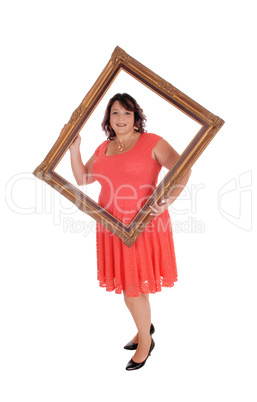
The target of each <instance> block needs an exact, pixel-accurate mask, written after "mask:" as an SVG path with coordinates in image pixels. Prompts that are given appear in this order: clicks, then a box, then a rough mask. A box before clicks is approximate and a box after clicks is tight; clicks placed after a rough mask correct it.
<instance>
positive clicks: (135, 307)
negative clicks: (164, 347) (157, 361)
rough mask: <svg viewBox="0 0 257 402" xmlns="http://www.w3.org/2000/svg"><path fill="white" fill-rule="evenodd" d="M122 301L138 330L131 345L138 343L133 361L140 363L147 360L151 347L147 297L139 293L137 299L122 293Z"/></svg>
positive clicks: (149, 314)
mask: <svg viewBox="0 0 257 402" xmlns="http://www.w3.org/2000/svg"><path fill="white" fill-rule="evenodd" d="M124 300H125V303H126V306H127V307H128V309H129V311H130V313H131V315H132V317H133V319H134V321H135V324H136V326H137V329H138V334H137V335H136V336H135V337H134V338H133V343H138V347H137V350H136V353H135V354H134V356H133V361H134V362H135V363H141V362H142V361H144V360H145V359H146V358H147V355H148V352H149V349H150V345H151V336H150V326H151V308H150V302H149V295H148V294H144V293H140V294H139V297H127V296H126V294H125V293H124Z"/></svg>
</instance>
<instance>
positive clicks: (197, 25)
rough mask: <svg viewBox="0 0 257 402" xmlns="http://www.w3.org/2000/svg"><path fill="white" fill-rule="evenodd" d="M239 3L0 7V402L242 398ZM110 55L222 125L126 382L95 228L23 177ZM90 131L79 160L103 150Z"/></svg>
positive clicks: (252, 288)
mask: <svg viewBox="0 0 257 402" xmlns="http://www.w3.org/2000/svg"><path fill="white" fill-rule="evenodd" d="M254 6H255V5H254V2H253V1H249V0H246V1H244V2H239V1H237V0H236V1H234V2H231V1H226V0H222V1H221V0H218V1H215V2H210V1H199V0H195V1H189V0H187V1H181V2H178V1H176V2H175V1H163V0H160V1H158V2H157V3H156V2H146V1H145V2H143V1H142V2H139V1H134V0H132V1H130V2H120V1H114V0H110V1H106V2H102V1H94V2H87V1H78V0H73V1H72V2H71V1H70V2H68V1H56V0H51V1H49V0H45V1H44V2H36V1H26V0H24V1H22V2H18V1H12V2H8V3H7V2H6V3H5V5H4V6H2V7H1V28H0V29H1V42H2V45H1V49H2V50H1V59H2V62H1V131H2V134H1V138H2V152H1V183H2V188H3V190H4V191H2V194H4V192H5V195H6V196H5V199H4V197H2V199H1V211H2V218H1V233H2V241H1V244H2V248H1V250H2V251H1V257H2V261H1V278H0V287H1V288H0V309H1V310H0V314H1V315H0V325H1V331H0V348H1V352H0V369H1V387H0V397H1V401H2V402H9V401H11V402H14V401H15V402H17V401H22V400H26V401H27V402H30V401H33V402H34V401H37V402H40V401H48V402H52V401H53V402H57V401H62V402H64V401H65V402H66V401H77V402H80V401H85V400H88V399H90V400H92V401H99V400H105V399H106V398H111V399H112V400H113V401H120V400H122V401H125V402H126V401H131V400H140V399H144V400H148V401H155V400H160V399H162V400H164V401H169V400H172V401H174V402H184V401H195V400H197V401H198V402H203V401H209V402H210V401H217V400H218V401H220V402H225V401H231V400H233V401H243V400H247V401H248V402H256V398H257V391H256V384H255V382H256V374H257V373H256V359H257V353H256V352H257V351H256V337H257V333H256V325H255V324H256V302H257V300H256V279H257V276H256V256H255V255H256V248H255V244H256V222H254V212H253V211H252V206H253V205H254V204H255V203H256V201H255V189H256V186H255V182H256V153H255V147H256V140H255V137H256V124H255V120H256V118H255V116H256V101H255V98H256V96H255V95H256V90H257V88H256V71H257V65H256V56H255V53H256V41H255V38H256V34H257V32H256V19H255V7H254ZM117 45H118V46H120V47H121V48H122V49H124V50H125V51H126V52H127V53H128V54H129V55H131V56H132V57H134V58H135V59H136V60H138V61H140V62H141V63H142V64H144V65H145V66H147V67H148V68H150V69H151V70H152V71H154V72H155V73H157V74H158V75H160V76H161V77H163V78H164V79H165V80H167V81H168V82H170V83H172V84H173V85H174V86H175V87H177V88H179V89H180V90H181V91H183V92H184V93H186V94H187V95H188V96H190V97H191V98H193V99H194V100H196V101H197V102H198V103H200V104H202V105H203V106H204V107H206V108H207V109H209V110H210V111H211V112H212V113H214V114H216V115H218V116H220V117H222V118H223V119H224V120H225V122H226V123H225V125H224V126H223V128H222V129H221V130H220V132H219V133H218V134H217V136H216V137H215V138H214V140H213V141H212V142H211V144H210V145H209V147H208V148H207V149H206V151H205V152H204V154H203V155H202V156H201V157H200V159H199V160H198V161H197V162H196V164H195V166H194V167H193V173H192V176H191V180H190V183H189V184H188V188H187V190H186V191H185V193H184V195H182V196H181V198H180V199H179V200H177V201H176V204H174V209H173V210H171V211H170V212H171V215H172V220H173V223H174V240H175V247H176V255H177V263H178V272H179V281H178V282H177V283H176V285H175V286H174V288H172V289H164V290H163V291H162V292H161V293H159V294H156V295H153V296H151V297H150V300H151V305H152V321H153V323H154V325H155V327H156V333H155V336H154V339H155V342H156V347H155V349H154V351H153V353H152V356H151V358H149V359H148V361H147V364H146V366H145V367H144V368H143V369H142V370H139V371H135V372H132V373H129V372H127V371H126V370H125V366H126V364H127V362H128V361H129V360H130V358H131V357H132V354H131V353H130V352H128V351H125V350H124V349H123V345H124V344H125V343H126V342H128V341H129V340H130V339H131V338H132V337H133V335H134V334H135V331H136V328H135V326H134V323H133V321H132V318H131V317H130V314H129V312H128V310H127V309H126V308H125V304H124V302H123V297H122V295H116V294H114V293H107V292H106V291H105V289H101V288H99V287H98V283H97V280H96V256H95V233H94V222H93V221H92V220H90V218H89V217H87V216H85V215H84V214H82V213H81V212H80V211H78V210H75V209H74V208H73V206H71V205H70V204H69V203H68V202H66V200H65V199H61V197H60V196H59V194H58V193H57V192H55V191H54V190H52V189H51V188H50V187H49V186H47V185H46V184H45V183H43V182H41V181H39V180H38V179H36V178H35V177H34V176H33V175H32V172H33V170H34V169H35V168H36V167H37V166H38V165H39V164H40V163H41V162H42V160H43V159H44V157H45V156H46V154H47V153H48V151H49V150H50V148H51V147H52V145H53V144H54V142H55V140H56V139H57V137H58V135H59V132H60V130H61V128H62V127H63V125H64V124H65V123H67V122H68V120H69V118H70V116H71V114H72V112H73V111H74V110H75V109H76V108H77V106H78V105H79V104H80V102H81V101H82V99H83V97H84V96H85V95H86V93H87V92H88V90H89V89H90V88H91V86H92V85H93V83H94V82H95V80H96V79H97V77H98V76H99V74H100V73H101V71H102V70H103V68H104V67H105V65H106V64H107V62H108V60H109V59H110V56H111V54H112V52H113V50H114V48H115V47H116V46H117ZM130 89H131V88H130V87H129V88H128V89H127V90H126V92H130ZM122 90H123V89H122ZM131 94H132V95H133V93H131ZM141 103H142V107H143V108H144V99H143V100H142V102H141ZM149 112H150V115H149V113H147V114H148V117H149V118H148V124H150V123H151V118H153V116H154V118H156V116H157V117H158V120H157V122H158V123H159V124H160V127H161V128H160V131H158V124H157V126H155V123H153V125H152V126H147V130H148V131H153V132H156V133H157V134H160V135H164V136H166V137H167V138H168V139H170V142H171V143H172V135H174V136H175V135H176V134H177V135H178V133H174V131H173V129H172V128H171V127H172V125H171V124H172V118H171V117H170V115H169V112H168V111H167V110H166V109H165V108H164V107H163V106H162V105H160V104H159V103H158V102H157V103H153V105H152V106H151V107H150V109H149ZM92 118H93V117H92ZM98 123H99V127H97V128H94V130H92V131H90V130H89V127H90V126H88V129H87V130H86V131H85V134H84V135H83V145H82V146H83V149H85V158H87V155H86V150H87V149H88V148H87V144H88V143H91V144H92V139H93V138H95V137H94V136H96V135H99V138H101V140H104V136H103V133H102V132H101V128H100V123H101V121H99V122H98ZM157 131H158V132H157ZM164 131H165V132H164ZM185 135H186V134H185ZM176 138H178V137H176ZM185 138H186V137H185ZM185 145H186V144H185ZM68 157H69V155H68V154H67V155H66V162H67V164H66V165H65V164H64V163H63V166H64V165H65V166H66V168H65V167H64V169H68V168H67V166H68V159H67V158H68ZM60 167H61V165H60ZM67 174H69V173H67ZM83 225H84V226H83ZM83 227H84V229H83ZM82 229H83V230H82ZM86 229H87V230H86ZM254 240H255V242H254Z"/></svg>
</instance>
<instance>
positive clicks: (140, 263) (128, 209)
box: [93, 133, 177, 297]
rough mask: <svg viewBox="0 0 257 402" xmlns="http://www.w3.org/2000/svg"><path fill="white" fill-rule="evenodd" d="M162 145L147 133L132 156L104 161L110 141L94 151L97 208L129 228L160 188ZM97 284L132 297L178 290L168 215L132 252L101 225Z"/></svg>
mask: <svg viewBox="0 0 257 402" xmlns="http://www.w3.org/2000/svg"><path fill="white" fill-rule="evenodd" d="M160 139H161V137H160V136H158V135H156V134H148V133H142V134H141V135H140V137H139V139H138V141H137V143H136V144H135V145H134V147H133V148H132V149H130V150H129V151H127V152H124V153H121V154H118V155H105V153H106V149H107V147H108V144H109V141H108V140H106V141H104V142H103V143H102V144H101V145H100V146H99V147H98V148H97V149H96V151H95V161H94V164H93V175H95V178H96V180H98V181H99V183H100V184H101V191H100V194H99V199H98V203H99V205H101V206H102V207H104V208H105V209H106V210H107V211H109V212H110V213H111V214H112V215H114V216H115V217H116V218H117V219H119V220H120V221H122V222H123V223H125V224H126V225H129V224H130V222H131V221H132V219H133V218H134V217H135V216H136V215H137V213H138V211H139V210H140V209H141V208H142V206H143V205H144V204H145V202H146V201H147V199H148V198H149V196H150V195H151V194H152V193H153V191H154V189H155V188H156V185H157V180H158V175H159V172H160V170H161V165H160V164H159V163H158V162H157V161H156V160H154V159H153V158H152V149H153V148H154V146H155V145H156V144H157V142H158V141H159V140H160ZM97 279H98V280H99V285H100V286H101V287H106V290H107V291H113V290H115V293H122V291H124V292H125V293H126V295H127V296H128V297H137V296H139V292H141V293H156V292H159V291H161V287H162V286H165V287H171V286H173V285H174V282H175V281H176V280H177V267H176V259H175V251H174V244H173V235H172V228H171V221H170V216H169V212H168V210H165V211H164V213H162V214H161V215H159V216H158V217H157V218H156V220H155V219H152V220H151V222H150V223H149V224H148V225H147V227H146V228H145V230H144V232H142V233H141V234H140V236H139V237H138V238H137V240H136V241H135V243H134V244H133V245H132V246H131V247H128V246H126V245H125V244H124V243H123V242H122V241H121V240H120V239H119V238H118V237H117V236H116V235H115V234H113V233H112V232H110V231H109V230H108V229H106V228H104V227H103V226H102V225H101V224H99V223H97Z"/></svg>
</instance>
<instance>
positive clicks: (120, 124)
mask: <svg viewBox="0 0 257 402" xmlns="http://www.w3.org/2000/svg"><path fill="white" fill-rule="evenodd" d="M117 126H118V127H125V126H126V124H125V123H123V124H122V123H119V124H117Z"/></svg>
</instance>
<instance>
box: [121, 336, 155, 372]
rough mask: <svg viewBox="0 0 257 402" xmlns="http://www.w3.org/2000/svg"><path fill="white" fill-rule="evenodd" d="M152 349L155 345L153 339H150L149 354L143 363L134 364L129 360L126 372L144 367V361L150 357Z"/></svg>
mask: <svg viewBox="0 0 257 402" xmlns="http://www.w3.org/2000/svg"><path fill="white" fill-rule="evenodd" d="M154 347H155V343H154V340H153V338H151V346H150V349H149V353H148V356H147V358H146V359H145V360H144V361H143V362H141V363H136V362H134V360H133V359H131V360H130V361H129V362H128V364H127V367H126V370H128V371H132V370H138V369H140V368H141V367H143V366H144V365H145V362H146V360H147V359H148V357H149V356H151V352H152V350H153V348H154Z"/></svg>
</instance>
